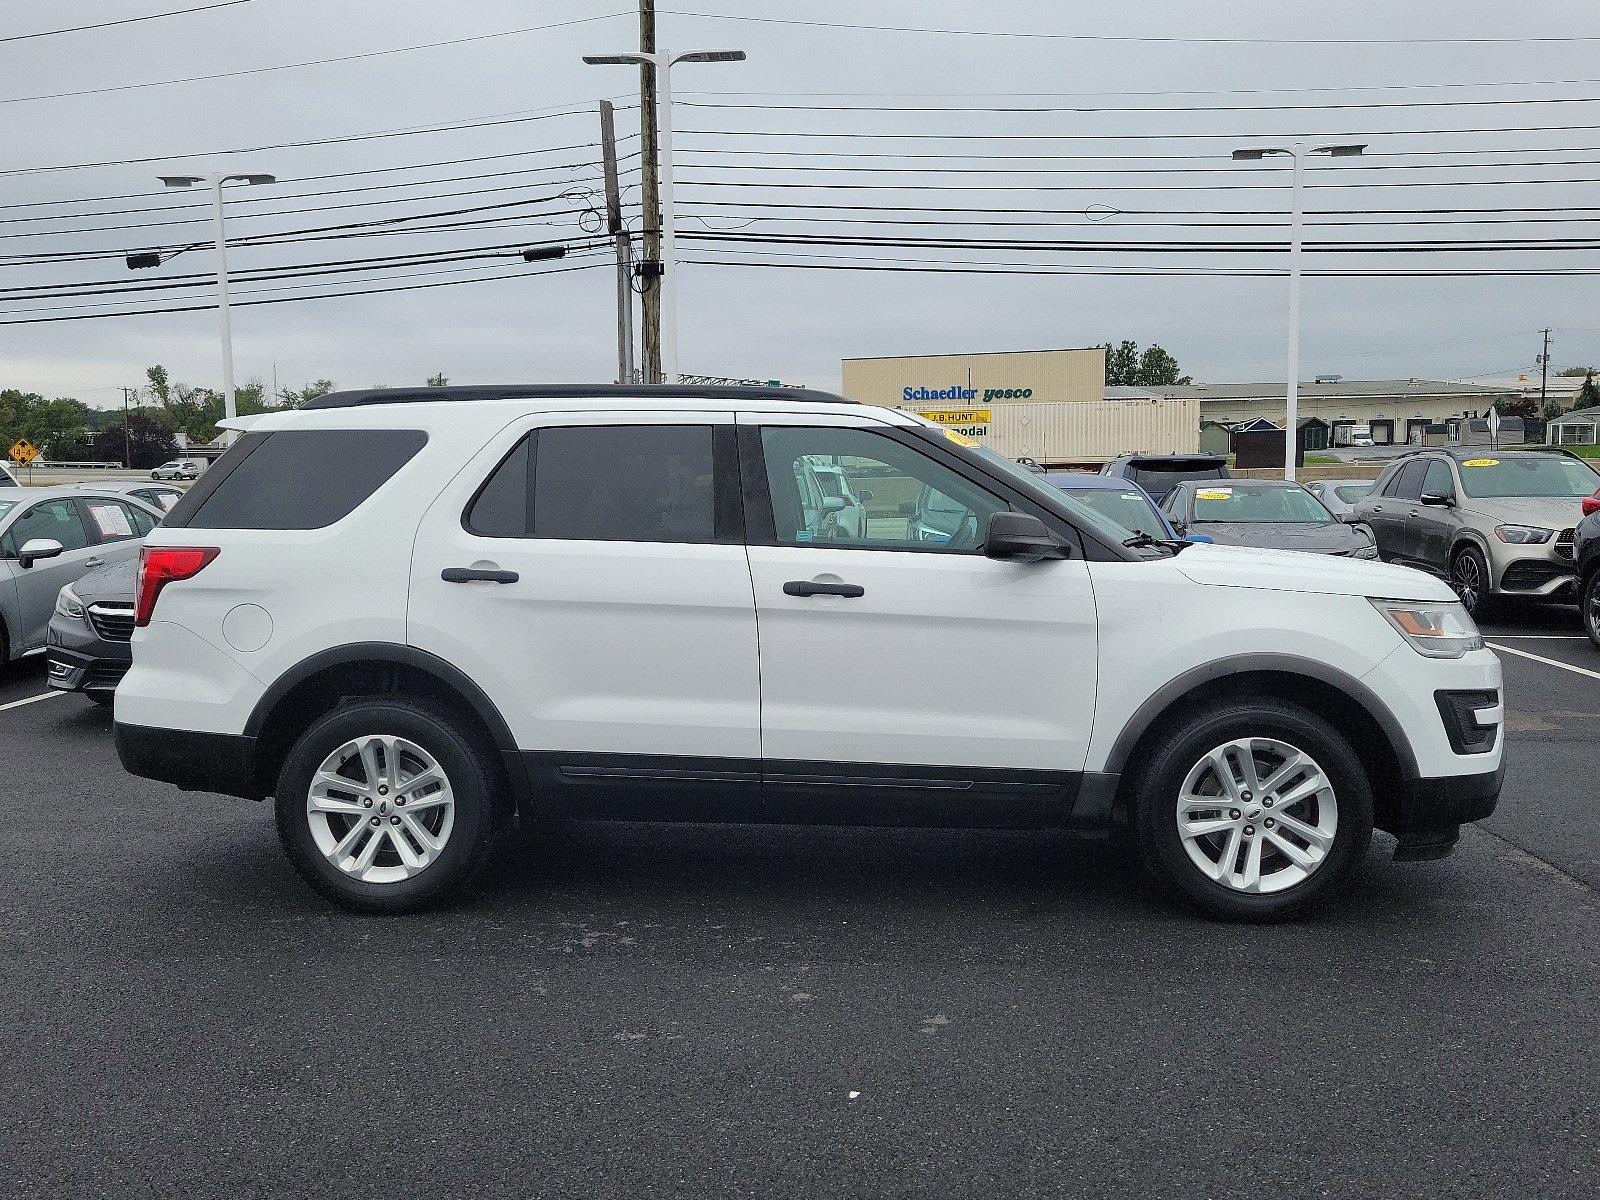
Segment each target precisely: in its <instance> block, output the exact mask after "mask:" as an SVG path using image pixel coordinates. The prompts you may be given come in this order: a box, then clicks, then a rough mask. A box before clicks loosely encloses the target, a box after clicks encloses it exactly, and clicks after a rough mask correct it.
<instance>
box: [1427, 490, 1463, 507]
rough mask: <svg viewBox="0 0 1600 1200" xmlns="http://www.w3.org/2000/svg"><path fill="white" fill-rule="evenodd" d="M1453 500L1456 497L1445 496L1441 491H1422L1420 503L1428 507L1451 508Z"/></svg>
mask: <svg viewBox="0 0 1600 1200" xmlns="http://www.w3.org/2000/svg"><path fill="white" fill-rule="evenodd" d="M1455 502H1456V498H1455V497H1454V496H1446V495H1445V494H1444V493H1443V492H1423V493H1422V503H1424V504H1426V505H1428V506H1429V507H1430V508H1453V507H1454V506H1455Z"/></svg>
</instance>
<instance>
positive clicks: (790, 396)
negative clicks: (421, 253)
mask: <svg viewBox="0 0 1600 1200" xmlns="http://www.w3.org/2000/svg"><path fill="white" fill-rule="evenodd" d="M605 399H616V400H621V399H632V400H643V399H660V400H750V401H756V402H760V403H766V402H768V401H772V400H781V401H784V402H786V403H791V404H792V403H801V404H854V403H856V402H855V401H854V400H847V399H845V397H843V396H835V395H834V394H833V393H832V392H819V391H813V390H812V389H811V388H787V387H725V386H705V387H689V386H685V385H682V384H638V383H509V384H473V385H471V386H468V387H421V388H364V389H362V390H360V391H351V392H329V393H328V394H327V395H326V396H318V397H317V398H316V399H315V400H307V401H306V402H305V404H303V405H301V407H302V408H306V409H312V408H360V407H362V406H363V405H367V404H425V403H437V402H439V401H444V400H451V401H462V400H605Z"/></svg>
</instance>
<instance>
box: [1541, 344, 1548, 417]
mask: <svg viewBox="0 0 1600 1200" xmlns="http://www.w3.org/2000/svg"><path fill="white" fill-rule="evenodd" d="M1543 332H1544V353H1543V354H1541V355H1539V419H1540V420H1541V421H1542V420H1544V406H1545V405H1546V404H1549V403H1550V331H1549V330H1548V329H1546V330H1544V331H1543Z"/></svg>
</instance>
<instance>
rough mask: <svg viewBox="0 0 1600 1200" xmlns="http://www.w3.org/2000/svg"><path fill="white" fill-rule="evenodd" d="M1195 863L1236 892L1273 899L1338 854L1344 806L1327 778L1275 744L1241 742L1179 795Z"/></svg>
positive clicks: (1181, 831)
mask: <svg viewBox="0 0 1600 1200" xmlns="http://www.w3.org/2000/svg"><path fill="white" fill-rule="evenodd" d="M1177 822H1178V836H1179V838H1180V839H1181V840H1182V842H1183V848H1184V851H1185V852H1186V853H1187V854H1188V856H1189V860H1190V861H1191V862H1192V863H1194V865H1195V866H1196V867H1197V868H1199V870H1200V871H1201V873H1203V874H1204V875H1205V876H1206V877H1207V878H1208V879H1210V880H1212V881H1213V882H1215V883H1219V884H1221V885H1222V886H1223V887H1226V888H1228V889H1230V890H1232V891H1236V892H1246V893H1256V894H1266V893H1272V892H1281V891H1284V890H1285V889H1287V888H1292V887H1294V886H1295V885H1296V884H1298V883H1302V882H1303V881H1304V880H1305V879H1307V878H1308V877H1309V876H1310V875H1311V874H1312V872H1314V871H1316V870H1317V868H1318V867H1320V866H1321V865H1322V864H1323V863H1324V862H1325V861H1326V860H1327V857H1328V854H1329V853H1330V852H1331V851H1332V849H1333V843H1334V838H1335V837H1336V836H1337V834H1338V831H1339V805H1338V801H1337V800H1336V799H1335V797H1334V793H1333V784H1332V782H1331V781H1330V780H1329V778H1328V775H1327V772H1325V771H1324V770H1323V769H1322V768H1321V767H1320V766H1318V765H1317V762H1316V760H1315V759H1313V758H1312V757H1311V756H1310V755H1309V754H1307V753H1305V752H1304V751H1303V750H1300V749H1298V748H1296V747H1295V746H1291V745H1290V744H1289V743H1288V742H1284V741H1279V740H1278V739H1276V738H1238V739H1236V740H1234V741H1231V742H1227V743H1225V744H1224V745H1221V746H1218V747H1217V748H1216V749H1214V750H1212V751H1211V752H1210V753H1208V754H1206V755H1205V756H1204V757H1202V758H1201V759H1200V761H1198V762H1197V763H1195V764H1194V766H1193V767H1192V768H1190V770H1189V774H1188V775H1187V776H1186V777H1185V778H1184V781H1183V786H1182V789H1181V790H1180V792H1179V794H1178V807H1177Z"/></svg>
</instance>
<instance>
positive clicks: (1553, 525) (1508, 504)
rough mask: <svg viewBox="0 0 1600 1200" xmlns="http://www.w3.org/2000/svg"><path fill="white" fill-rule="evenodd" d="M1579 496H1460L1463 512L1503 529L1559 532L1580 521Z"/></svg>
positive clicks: (1580, 500)
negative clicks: (1514, 527)
mask: <svg viewBox="0 0 1600 1200" xmlns="http://www.w3.org/2000/svg"><path fill="white" fill-rule="evenodd" d="M1582 503H1583V497H1582V496H1463V497H1462V498H1461V507H1462V510H1463V511H1465V512H1469V513H1475V514H1476V515H1478V516H1480V517H1487V518H1488V519H1489V520H1491V521H1495V522H1498V523H1499V524H1502V525H1542V526H1543V527H1544V528H1546V529H1554V530H1557V531H1558V532H1559V531H1560V530H1563V529H1571V528H1572V527H1573V526H1574V525H1576V524H1577V523H1578V522H1579V521H1581V520H1583V509H1582V507H1581V505H1582Z"/></svg>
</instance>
